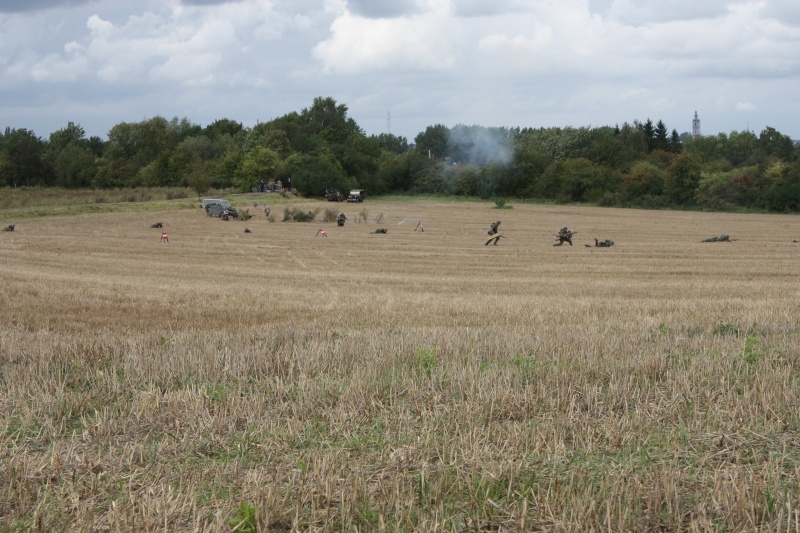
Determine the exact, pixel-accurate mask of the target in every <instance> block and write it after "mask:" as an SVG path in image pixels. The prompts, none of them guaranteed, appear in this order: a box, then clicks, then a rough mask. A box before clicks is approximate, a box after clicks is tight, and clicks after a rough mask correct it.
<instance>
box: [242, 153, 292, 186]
mask: <svg viewBox="0 0 800 533" xmlns="http://www.w3.org/2000/svg"><path fill="white" fill-rule="evenodd" d="M282 171H283V162H282V160H281V158H280V156H279V155H278V153H277V152H275V151H274V150H270V149H269V148H265V147H263V146H257V147H256V148H254V149H252V150H250V151H249V152H247V153H246V154H245V155H244V158H243V159H242V164H241V165H240V166H239V168H237V169H236V172H235V174H234V185H236V187H237V188H238V189H239V190H241V191H242V192H250V190H251V189H252V188H253V187H255V186H257V185H258V182H259V181H261V180H264V181H269V180H271V179H276V178H277V177H278V176H279V175H280V174H281V172H282Z"/></svg>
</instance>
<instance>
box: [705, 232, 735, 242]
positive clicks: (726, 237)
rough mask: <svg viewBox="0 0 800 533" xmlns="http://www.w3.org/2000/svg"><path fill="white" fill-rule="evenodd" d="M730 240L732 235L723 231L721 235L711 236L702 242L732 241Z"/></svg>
mask: <svg viewBox="0 0 800 533" xmlns="http://www.w3.org/2000/svg"><path fill="white" fill-rule="evenodd" d="M730 240H731V238H730V236H729V235H725V234H724V233H723V234H722V235H720V236H719V237H709V238H708V239H703V240H702V241H700V242H730Z"/></svg>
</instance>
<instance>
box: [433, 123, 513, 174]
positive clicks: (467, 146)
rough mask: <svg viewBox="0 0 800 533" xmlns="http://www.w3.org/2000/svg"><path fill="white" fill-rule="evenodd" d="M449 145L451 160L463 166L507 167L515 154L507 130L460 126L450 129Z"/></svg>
mask: <svg viewBox="0 0 800 533" xmlns="http://www.w3.org/2000/svg"><path fill="white" fill-rule="evenodd" d="M448 144H449V146H450V158H451V160H452V161H453V162H454V163H458V164H461V165H470V164H473V165H484V164H486V163H500V164H503V165H505V164H508V163H509V162H510V161H511V157H512V154H513V149H512V147H511V138H510V132H509V130H508V129H507V128H487V127H484V126H464V125H462V124H458V125H456V126H455V127H453V128H451V129H450V134H449V137H448Z"/></svg>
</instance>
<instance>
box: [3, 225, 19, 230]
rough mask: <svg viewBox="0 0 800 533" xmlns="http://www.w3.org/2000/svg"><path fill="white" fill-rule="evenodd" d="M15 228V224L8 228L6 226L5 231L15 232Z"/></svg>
mask: <svg viewBox="0 0 800 533" xmlns="http://www.w3.org/2000/svg"><path fill="white" fill-rule="evenodd" d="M15 227H16V226H15V225H14V224H9V225H8V226H6V227H5V228H3V231H14V228H15Z"/></svg>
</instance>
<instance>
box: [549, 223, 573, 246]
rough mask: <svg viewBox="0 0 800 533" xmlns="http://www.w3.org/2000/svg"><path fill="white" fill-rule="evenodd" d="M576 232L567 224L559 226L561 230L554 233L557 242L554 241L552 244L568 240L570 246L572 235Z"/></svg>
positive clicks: (558, 244)
mask: <svg viewBox="0 0 800 533" xmlns="http://www.w3.org/2000/svg"><path fill="white" fill-rule="evenodd" d="M576 233H578V232H577V231H570V230H569V229H568V228H567V226H564V227H563V228H561V231H559V232H558V235H556V239H558V242H557V243H555V244H554V245H553V246H561V245H562V244H564V243H565V242H568V243H569V245H570V246H572V236H573V235H575V234H576Z"/></svg>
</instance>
